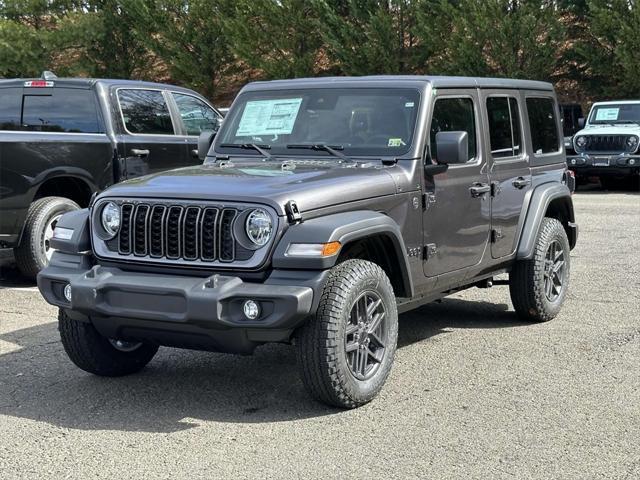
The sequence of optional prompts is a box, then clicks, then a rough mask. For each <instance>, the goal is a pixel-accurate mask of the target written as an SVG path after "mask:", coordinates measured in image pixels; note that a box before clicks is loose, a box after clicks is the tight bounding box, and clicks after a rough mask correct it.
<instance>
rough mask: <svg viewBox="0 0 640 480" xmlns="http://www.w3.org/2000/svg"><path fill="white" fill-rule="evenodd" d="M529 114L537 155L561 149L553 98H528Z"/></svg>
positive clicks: (532, 141) (532, 138) (532, 139)
mask: <svg viewBox="0 0 640 480" xmlns="http://www.w3.org/2000/svg"><path fill="white" fill-rule="evenodd" d="M527 115H528V116H529V125H530V126H531V144H532V146H533V152H534V153H535V154H537V155H541V154H544V153H554V152H557V151H558V150H560V138H559V136H558V128H557V127H556V125H557V122H556V109H555V108H554V101H553V99H551V98H542V97H531V98H527Z"/></svg>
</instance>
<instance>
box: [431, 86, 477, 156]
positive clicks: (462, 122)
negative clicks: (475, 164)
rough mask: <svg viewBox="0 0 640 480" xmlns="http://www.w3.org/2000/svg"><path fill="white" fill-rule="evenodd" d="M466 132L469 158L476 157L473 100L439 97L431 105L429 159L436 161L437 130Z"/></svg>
mask: <svg viewBox="0 0 640 480" xmlns="http://www.w3.org/2000/svg"><path fill="white" fill-rule="evenodd" d="M462 131H463V132H467V135H468V139H469V160H472V159H474V158H475V157H476V152H477V149H476V119H475V111H474V108H473V100H471V99H470V98H467V97H462V98H439V99H438V100H436V103H435V105H434V106H433V118H432V120H431V132H430V140H431V159H432V160H434V161H436V160H437V158H438V149H437V146H436V134H437V133H438V132H462Z"/></svg>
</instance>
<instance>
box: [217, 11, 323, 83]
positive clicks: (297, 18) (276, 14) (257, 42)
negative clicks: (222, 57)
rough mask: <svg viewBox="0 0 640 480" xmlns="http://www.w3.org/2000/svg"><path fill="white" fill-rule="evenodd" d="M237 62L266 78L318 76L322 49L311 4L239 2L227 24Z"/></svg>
mask: <svg viewBox="0 0 640 480" xmlns="http://www.w3.org/2000/svg"><path fill="white" fill-rule="evenodd" d="M225 27H226V28H225V33H226V35H227V36H228V38H229V39H230V42H231V48H232V50H233V52H234V53H235V54H236V56H237V58H238V59H239V60H240V61H242V62H243V63H245V64H246V65H247V66H249V67H250V68H255V69H259V70H260V71H261V72H262V73H263V75H264V76H265V77H266V78H288V77H303V76H311V75H314V74H315V73H316V72H317V71H318V70H319V69H318V62H319V53H320V47H321V45H322V43H321V38H320V35H319V32H318V24H317V5H316V3H315V2H313V1H308V0H239V1H236V2H235V6H234V8H233V10H232V11H231V12H230V15H229V18H228V21H227V22H226V23H225Z"/></svg>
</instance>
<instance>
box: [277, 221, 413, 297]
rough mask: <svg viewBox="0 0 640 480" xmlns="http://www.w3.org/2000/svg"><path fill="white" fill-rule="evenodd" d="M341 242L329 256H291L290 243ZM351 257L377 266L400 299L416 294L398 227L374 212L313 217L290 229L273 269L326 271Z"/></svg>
mask: <svg viewBox="0 0 640 480" xmlns="http://www.w3.org/2000/svg"><path fill="white" fill-rule="evenodd" d="M335 241H338V242H340V243H341V245H342V246H341V249H340V252H339V253H337V254H335V255H332V256H330V257H324V258H317V257H316V258H313V257H289V256H287V255H286V251H287V248H288V247H289V245H290V244H291V243H326V242H335ZM349 258H359V259H361V260H369V261H372V262H374V263H376V264H378V265H379V266H380V267H381V268H382V269H383V270H385V272H386V273H387V276H388V277H389V280H390V281H391V284H392V286H393V288H394V292H395V293H396V295H397V296H399V297H411V296H413V294H414V289H413V281H412V279H411V273H410V272H411V270H410V268H409V261H408V257H407V253H406V247H405V244H404V240H403V238H402V233H401V231H400V227H399V226H398V224H397V223H396V222H395V221H394V220H393V219H392V218H390V217H389V216H387V215H385V214H383V213H380V212H373V211H367V210H362V211H354V212H344V213H338V214H333V215H327V216H325V217H319V218H314V219H311V220H307V221H305V222H303V223H300V224H296V225H292V226H290V227H289V228H288V229H287V231H286V232H285V234H284V235H283V237H282V238H281V240H280V242H279V243H278V246H277V247H276V250H275V252H274V256H273V260H272V262H273V266H274V268H283V269H314V270H326V269H329V268H332V267H333V266H334V265H336V264H337V263H340V262H342V261H344V260H346V259H349Z"/></svg>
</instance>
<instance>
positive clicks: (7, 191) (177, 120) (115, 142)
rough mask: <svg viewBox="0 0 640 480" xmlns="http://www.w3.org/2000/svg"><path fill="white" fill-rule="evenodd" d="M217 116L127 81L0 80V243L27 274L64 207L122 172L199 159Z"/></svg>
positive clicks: (39, 263) (166, 91) (83, 203)
mask: <svg viewBox="0 0 640 480" xmlns="http://www.w3.org/2000/svg"><path fill="white" fill-rule="evenodd" d="M220 118H221V116H220V114H219V113H218V112H216V110H215V109H214V108H213V107H212V106H211V105H210V104H209V103H208V102H207V101H206V100H205V99H204V98H203V97H201V96H200V95H198V94H197V93H195V92H193V91H191V90H187V89H184V88H179V87H175V86H172V85H162V84H157V83H147V82H134V81H127V80H96V79H85V78H83V79H80V78H57V77H56V76H55V75H52V74H50V73H48V72H47V73H45V74H44V75H43V77H42V78H40V79H20V80H0V248H6V247H17V248H15V258H16V262H17V264H18V266H19V268H20V269H21V271H22V272H23V273H24V274H25V275H26V276H29V277H35V275H36V274H37V273H38V271H39V270H40V269H41V268H42V267H43V266H44V265H46V263H47V262H48V260H49V258H50V257H51V253H52V250H51V249H50V239H51V235H52V233H53V229H54V227H55V224H56V222H57V220H58V219H59V218H60V215H62V214H63V213H65V212H68V211H70V210H75V209H78V208H80V207H83V208H84V207H87V205H88V204H89V199H90V198H91V195H92V194H93V193H94V192H97V191H100V190H102V189H104V188H106V187H108V186H109V185H112V184H113V183H116V182H119V181H121V180H123V179H127V178H132V177H135V176H140V175H143V174H147V173H153V172H158V171H162V170H167V169H171V168H176V167H182V166H187V165H193V164H198V163H201V161H200V160H199V159H198V158H197V153H196V152H195V149H196V148H197V140H198V135H199V134H200V132H201V131H202V130H210V129H212V128H214V129H215V128H217V124H218V122H219V119H220Z"/></svg>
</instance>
